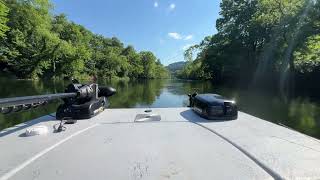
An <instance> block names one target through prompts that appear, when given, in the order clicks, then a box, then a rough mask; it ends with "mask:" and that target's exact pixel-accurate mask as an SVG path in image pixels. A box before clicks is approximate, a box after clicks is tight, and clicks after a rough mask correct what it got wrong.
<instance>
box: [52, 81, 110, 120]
mask: <svg viewBox="0 0 320 180" xmlns="http://www.w3.org/2000/svg"><path fill="white" fill-rule="evenodd" d="M65 93H76V94H77V95H76V96H75V97H70V98H63V101H64V104H62V105H60V106H59V107H58V109H57V113H56V118H57V119H59V120H69V121H68V122H69V123H72V122H75V121H76V120H77V119H90V118H92V117H93V116H95V115H97V114H99V113H100V112H102V111H103V110H104V109H105V108H107V107H108V106H109V101H108V99H107V98H108V97H110V96H112V95H114V94H115V93H116V90H115V89H114V88H111V87H99V86H98V84H89V85H86V84H84V85H83V84H70V85H69V86H68V87H67V88H66V90H65ZM72 120H73V121H72Z"/></svg>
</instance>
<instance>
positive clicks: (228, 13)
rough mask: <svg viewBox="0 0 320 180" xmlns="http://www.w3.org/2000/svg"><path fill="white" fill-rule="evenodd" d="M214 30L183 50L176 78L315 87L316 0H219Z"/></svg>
mask: <svg viewBox="0 0 320 180" xmlns="http://www.w3.org/2000/svg"><path fill="white" fill-rule="evenodd" d="M220 8H221V11H220V18H219V19H218V20H217V21H216V28H217V31H218V32H217V33H216V34H214V35H212V36H208V37H206V38H204V40H203V41H202V42H201V43H200V44H197V45H194V46H192V47H190V48H189V49H188V50H186V52H185V59H187V65H186V66H185V67H184V68H183V69H182V70H181V71H180V72H179V73H178V76H179V77H180V78H188V79H212V80H213V81H214V82H220V83H221V82H229V83H230V82H231V83H238V84H239V85H245V86H248V87H249V86H253V85H254V86H256V87H270V86H271V87H276V88H275V89H278V88H280V90H281V91H286V90H288V89H295V88H292V87H296V88H298V89H299V88H301V89H307V90H308V91H309V90H311V89H314V90H316V89H318V90H319V89H320V85H319V83H317V81H318V80H319V78H320V1H319V0H222V1H221V4H220Z"/></svg>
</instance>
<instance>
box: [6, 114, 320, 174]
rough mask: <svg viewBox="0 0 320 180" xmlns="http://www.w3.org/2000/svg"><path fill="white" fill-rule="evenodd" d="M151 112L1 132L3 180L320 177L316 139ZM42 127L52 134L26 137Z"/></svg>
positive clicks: (267, 127) (243, 119)
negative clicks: (59, 129) (61, 129)
mask: <svg viewBox="0 0 320 180" xmlns="http://www.w3.org/2000/svg"><path fill="white" fill-rule="evenodd" d="M145 110H146V109H107V110H105V111H104V112H103V113H101V114H100V115H98V116H96V117H94V118H93V119H91V120H81V121H78V123H76V124H74V125H66V126H67V129H66V131H64V132H61V133H54V132H53V131H54V129H53V126H54V125H55V124H57V123H58V121H56V120H55V119H54V118H52V117H50V116H44V117H41V118H39V119H36V120H33V121H29V122H26V123H25V124H20V125H17V126H15V127H13V128H9V129H6V130H4V131H1V132H0V147H1V153H0V159H1V161H0V180H2V179H270V178H275V179H276V178H286V179H299V178H310V179H319V178H320V165H319V164H320V142H319V140H317V139H314V138H312V137H309V136H306V135H303V134H301V133H298V132H295V131H292V130H290V129H287V128H284V127H281V126H278V125H275V124H272V123H270V122H267V121H264V120H261V119H259V118H256V117H253V116H250V115H248V114H245V113H241V112H239V118H238V119H237V120H233V121H207V120H205V119H202V118H200V117H198V116H197V115H196V114H194V113H193V112H192V111H191V110H190V109H188V108H163V109H162V108H160V109H154V108H152V112H151V113H145V112H144V111H145ZM138 114H140V116H139V117H144V116H141V114H142V115H143V114H147V116H145V117H149V116H148V115H151V116H152V115H154V116H156V115H160V117H161V120H160V121H159V119H157V120H155V121H142V122H141V121H140V122H137V121H136V122H135V119H136V115H138ZM36 125H45V126H47V127H48V128H49V133H48V134H47V135H41V136H31V137H25V136H24V135H23V133H24V132H25V128H30V127H32V126H36Z"/></svg>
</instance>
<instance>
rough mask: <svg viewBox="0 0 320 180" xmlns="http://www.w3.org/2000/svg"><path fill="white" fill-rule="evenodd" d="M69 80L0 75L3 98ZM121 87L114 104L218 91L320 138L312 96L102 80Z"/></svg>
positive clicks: (167, 102) (3, 123) (52, 107)
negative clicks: (20, 78)
mask: <svg viewBox="0 0 320 180" xmlns="http://www.w3.org/2000/svg"><path fill="white" fill-rule="evenodd" d="M68 84H69V82H68V81H29V80H9V79H0V98H5V97H15V96H27V95H39V94H49V93H59V92H63V90H64V88H65V87H66V86H67V85H68ZM99 84H100V85H109V86H112V87H114V88H116V89H117V92H118V93H117V94H116V95H115V96H113V97H111V98H110V102H111V106H110V108H131V107H186V106H187V105H188V97H187V95H186V94H188V93H191V92H194V91H197V92H198V93H217V94H221V95H223V96H226V97H228V98H230V99H234V100H236V101H237V103H238V106H239V108H240V110H241V111H243V112H246V113H248V114H251V115H254V116H257V117H259V118H262V119H265V120H268V121H271V122H274V123H278V124H279V123H281V124H283V125H286V126H288V127H291V128H293V129H295V130H298V131H300V132H302V133H305V134H308V135H311V136H313V137H316V138H320V103H319V102H320V100H316V99H311V98H308V97H294V98H291V99H286V100H284V99H283V98H281V97H279V96H277V95H274V94H271V93H270V94H268V93H262V92H257V91H250V90H239V89H234V88H227V87H220V86H214V85H213V84H212V83H210V82H200V81H182V80H149V81H129V82H128V81H100V82H99ZM59 103H61V102H60V101H56V102H53V103H50V104H49V105H47V106H45V107H40V108H38V109H33V110H29V111H24V112H19V113H13V114H9V115H2V114H0V129H4V128H7V127H11V126H14V125H15V124H19V123H21V122H24V121H28V120H31V119H34V118H36V117H40V116H43V115H46V114H48V113H52V112H55V111H56V108H57V106H58V104H59Z"/></svg>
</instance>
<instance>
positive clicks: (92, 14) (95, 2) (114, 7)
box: [52, 0, 220, 65]
mask: <svg viewBox="0 0 320 180" xmlns="http://www.w3.org/2000/svg"><path fill="white" fill-rule="evenodd" d="M52 2H53V4H54V13H55V14H60V13H64V14H66V15H67V17H68V19H69V20H71V21H73V22H75V23H78V24H81V25H83V26H84V27H86V28H87V29H89V30H90V31H92V32H94V33H96V34H101V35H103V36H105V37H113V36H115V37H117V38H119V39H120V40H121V41H122V42H123V43H124V44H125V45H126V46H127V45H132V46H133V47H134V48H135V49H136V50H137V51H152V52H153V53H154V54H155V55H156V56H157V57H158V58H159V59H160V60H161V63H162V64H164V65H168V64H170V63H173V62H177V61H182V60H184V59H183V52H184V50H185V49H186V48H187V47H188V46H191V45H193V44H198V43H199V42H201V40H202V39H203V38H204V37H206V36H208V35H212V34H215V33H216V28H215V22H216V19H217V18H218V17H219V11H220V7H219V4H220V0H90V1H88V0H67V1H66V0H53V1H52Z"/></svg>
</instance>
